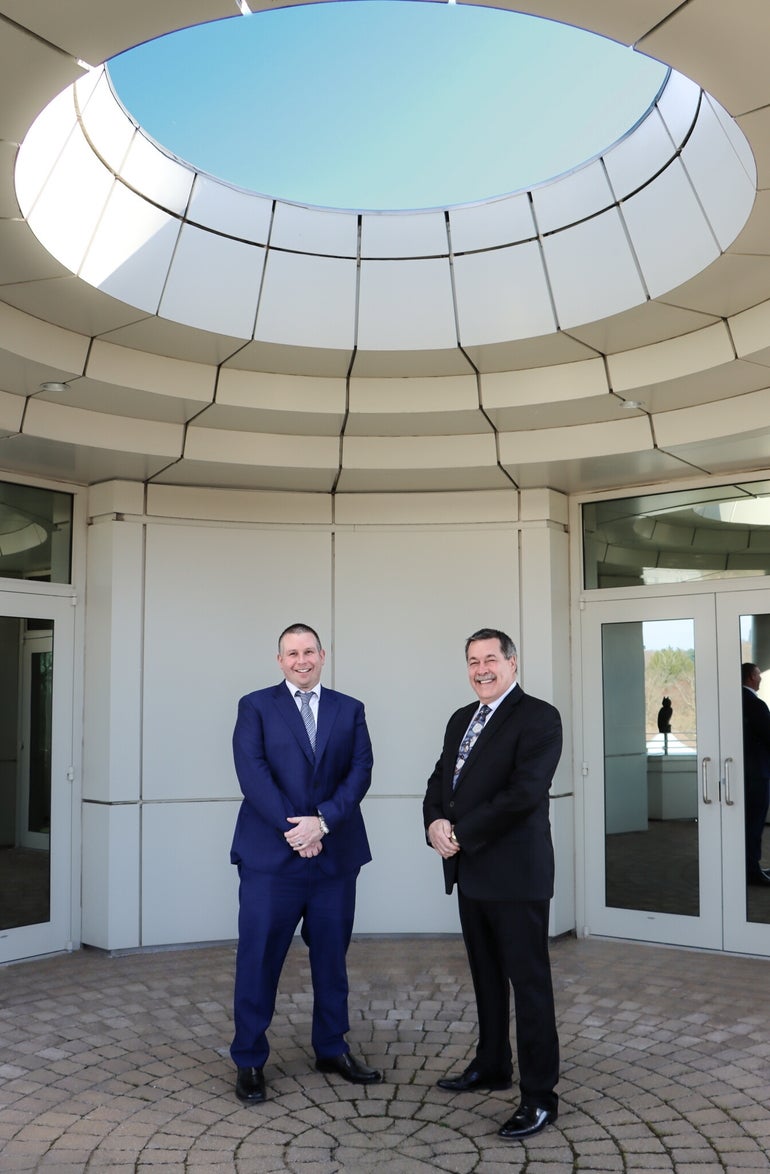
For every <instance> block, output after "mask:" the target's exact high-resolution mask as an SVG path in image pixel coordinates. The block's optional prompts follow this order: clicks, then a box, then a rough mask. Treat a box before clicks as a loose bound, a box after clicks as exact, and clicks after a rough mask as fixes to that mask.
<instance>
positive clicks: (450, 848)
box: [428, 819, 460, 860]
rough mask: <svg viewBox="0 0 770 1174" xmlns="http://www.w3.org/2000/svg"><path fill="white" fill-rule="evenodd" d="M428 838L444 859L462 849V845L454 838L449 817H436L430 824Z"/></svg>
mask: <svg viewBox="0 0 770 1174" xmlns="http://www.w3.org/2000/svg"><path fill="white" fill-rule="evenodd" d="M428 839H429V841H430V843H431V846H432V847H433V848H435V849H436V851H437V852H438V854H439V856H443V858H444V860H448V859H449V857H450V856H454V855H455V854H456V853H457V852H459V851H460V845H459V844H458V843H457V842H456V841H455V840H453V839H452V825H451V823H450V822H449V820H448V819H434V820H433V823H431V824H428Z"/></svg>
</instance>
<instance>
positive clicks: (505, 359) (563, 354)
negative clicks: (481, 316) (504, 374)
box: [464, 331, 596, 373]
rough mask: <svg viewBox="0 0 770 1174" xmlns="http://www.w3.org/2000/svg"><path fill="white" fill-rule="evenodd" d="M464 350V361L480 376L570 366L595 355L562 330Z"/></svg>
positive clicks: (593, 350)
mask: <svg viewBox="0 0 770 1174" xmlns="http://www.w3.org/2000/svg"><path fill="white" fill-rule="evenodd" d="M464 350H465V353H466V355H467V356H468V359H469V360H470V361H471V362H472V363H474V364H475V367H476V369H477V370H478V371H480V372H482V373H485V372H490V371H511V370H515V369H518V368H530V367H548V366H550V365H551V364H552V363H574V362H577V361H578V360H580V359H587V358H592V357H593V356H594V355H595V354H596V348H595V347H594V346H586V345H585V344H584V343H582V342H580V340H579V339H578V338H577V337H574V336H573V333H572V332H570V334H565V333H563V332H562V331H560V332H559V333H558V334H543V335H540V336H538V337H536V338H522V339H518V340H517V341H514V342H502V343H492V344H490V345H489V346H466V347H465V348H464Z"/></svg>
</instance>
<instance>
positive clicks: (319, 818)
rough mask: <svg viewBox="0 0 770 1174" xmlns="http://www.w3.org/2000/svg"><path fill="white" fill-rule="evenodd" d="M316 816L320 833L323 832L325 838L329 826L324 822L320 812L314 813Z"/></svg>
mask: <svg viewBox="0 0 770 1174" xmlns="http://www.w3.org/2000/svg"><path fill="white" fill-rule="evenodd" d="M316 815H317V816H318V822H319V823H320V825H321V831H322V832H323V834H324V835H325V836H328V834H329V825H328V823H327V822H326V820H325V819H324V817H323V816H322V815H321V812H320V811H316Z"/></svg>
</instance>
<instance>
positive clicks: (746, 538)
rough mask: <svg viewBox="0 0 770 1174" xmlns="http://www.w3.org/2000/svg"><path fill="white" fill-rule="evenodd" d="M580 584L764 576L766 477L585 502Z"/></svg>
mask: <svg viewBox="0 0 770 1174" xmlns="http://www.w3.org/2000/svg"><path fill="white" fill-rule="evenodd" d="M583 560H584V586H585V587H587V588H595V587H598V588H609V587H639V586H645V587H647V586H651V585H655V584H659V583H687V582H695V581H703V580H707V579H737V578H745V577H748V576H755V575H770V482H767V481H756V482H750V483H746V484H741V485H722V486H719V487H709V488H706V489H691V490H680V491H678V492H676V493H648V494H644V495H642V496H639V497H624V498H616V499H614V500H611V501H598V502H590V503H586V504H585V505H584V506H583Z"/></svg>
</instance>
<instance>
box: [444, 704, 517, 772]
mask: <svg viewBox="0 0 770 1174" xmlns="http://www.w3.org/2000/svg"><path fill="white" fill-rule="evenodd" d="M521 698H522V692H521V686H520V685H517V686H516V688H515V689H514V690H513V691H512V692H511V693H509V694H508V696H507V697H506V698H505V701H503V702H502V703H501V704H500V705H498V707H497V709H496V710H495V711H494V713H493V714H492V716H491V717H488V718H487V720H486V723H485V725H484V728H483V730H482V731H481V733H480V734H479V736H478V738H477V739H476V741H475V742H474V743H473V746H472V747H471V752H470V754H469V755H468V757H467V758H466V760H465V763H464V765H463V768H462V770H461V771H460V773H459V775H458V776H457V787H455V790H457V788H458V787H460V786H461V785H462V783H463V782H464V781H465V780H466V779H467V777H468V775H469V773H470V772H471V770H472V768H473V765H474V763H475V762H477V761H479V758H480V756H481V754H482V753H483V751H484V749H485V748H488V747H489V744H490V742H492V740H493V739H494V738H495V736H496V734H497V733H498V732H499V731H500V730H501V729H502V727H503V725H504V724H505V722H506V721H507V720H508V718H509V717H511V715H512V714H513V712H514V710H515V707H516V706H517V705H518V703H519V701H520V700H521ZM477 709H478V704H476V705H474V706H473V708H472V709H471V708H469V709H468V710H467V711H466V713H467V719H466V722H465V725H464V726H463V728H462V730H461V731H460V742H462V739H463V737H464V735H465V731H466V730H467V729H468V726H469V725H470V720H471V718H472V717H473V715H474V713H475V712H476V710H477ZM460 742H458V744H457V746H458V750H459V747H460ZM456 757H457V756H456V755H455V761H456ZM452 767H453V768H454V763H452Z"/></svg>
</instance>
